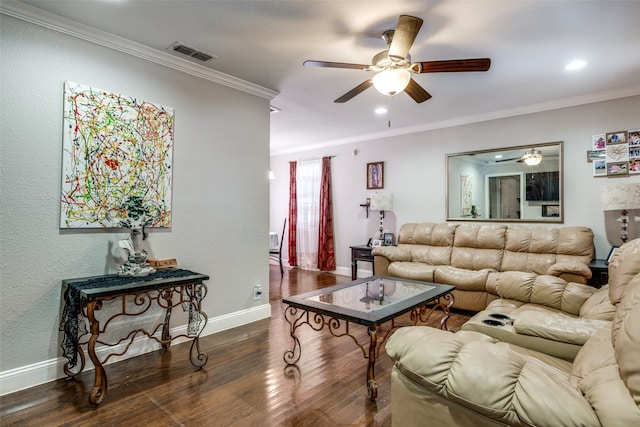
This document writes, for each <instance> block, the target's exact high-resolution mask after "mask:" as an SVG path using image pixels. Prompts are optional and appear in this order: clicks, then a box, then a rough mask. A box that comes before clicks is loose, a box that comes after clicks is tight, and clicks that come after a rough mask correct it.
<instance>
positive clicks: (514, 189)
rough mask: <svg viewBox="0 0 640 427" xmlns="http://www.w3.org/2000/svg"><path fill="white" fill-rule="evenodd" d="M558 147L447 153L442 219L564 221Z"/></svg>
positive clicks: (544, 146) (560, 159)
mask: <svg viewBox="0 0 640 427" xmlns="http://www.w3.org/2000/svg"><path fill="white" fill-rule="evenodd" d="M562 144H563V143H562V141H560V142H549V143H544V144H539V145H532V146H520V147H507V148H499V149H491V150H482V151H472V152H466V153H455V154H447V156H446V160H447V166H446V169H447V184H446V185H447V200H446V204H447V221H495V222H511V221H516V222H555V223H562V222H564V215H563V211H564V209H563V205H562V191H563V190H562Z"/></svg>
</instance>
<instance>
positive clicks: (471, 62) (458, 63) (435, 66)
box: [411, 58, 491, 73]
mask: <svg viewBox="0 0 640 427" xmlns="http://www.w3.org/2000/svg"><path fill="white" fill-rule="evenodd" d="M489 67H491V59H490V58H478V59H452V60H448V61H424V62H414V63H413V64H411V71H413V72H414V73H455V72H465V71H487V70H488V69H489Z"/></svg>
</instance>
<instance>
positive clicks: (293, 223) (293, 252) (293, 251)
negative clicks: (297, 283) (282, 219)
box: [288, 162, 298, 267]
mask: <svg viewBox="0 0 640 427" xmlns="http://www.w3.org/2000/svg"><path fill="white" fill-rule="evenodd" d="M297 165H298V164H297V163H296V162H289V239H288V242H289V265H290V266H292V267H295V266H297V265H298V252H297V251H298V249H297V243H296V240H297V239H296V227H297V226H298V190H297V188H296V169H297Z"/></svg>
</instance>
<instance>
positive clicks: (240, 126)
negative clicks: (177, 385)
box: [0, 15, 270, 392]
mask: <svg viewBox="0 0 640 427" xmlns="http://www.w3.org/2000/svg"><path fill="white" fill-rule="evenodd" d="M0 30H1V34H2V37H1V41H0V49H1V50H0V54H1V57H2V61H1V68H0V71H1V80H0V85H1V86H0V88H1V91H2V100H1V109H0V113H1V133H0V136H1V147H0V153H1V156H0V174H1V179H0V236H1V239H0V245H1V246H0V250H1V257H0V258H1V259H0V263H1V265H0V286H1V292H0V298H1V302H0V320H1V323H0V333H1V340H0V342H1V344H0V346H1V347H0V374H2V375H0V379H3V381H2V382H3V383H4V385H3V387H2V392H6V391H7V389H6V387H5V385H6V384H7V382H8V381H10V380H11V379H12V378H13V379H15V378H16V375H17V376H18V377H19V376H20V374H21V373H23V374H24V373H25V372H27V371H29V370H30V369H32V368H33V369H34V370H37V368H34V367H36V366H41V365H47V366H48V368H47V369H45V370H47V373H46V374H43V377H42V378H41V379H42V380H47V379H51V378H47V377H51V376H54V377H55V376H56V375H59V374H60V370H59V366H60V364H59V362H60V359H59V357H60V355H61V351H60V341H61V335H60V333H59V331H58V324H59V320H60V311H61V304H60V301H61V298H60V297H61V295H60V285H61V280H63V279H65V278H76V277H85V276H93V275H100V274H106V273H114V272H115V271H116V269H117V267H118V263H117V259H119V258H121V257H122V256H123V254H122V253H120V251H121V250H120V249H118V246H117V241H118V240H120V239H122V238H126V236H127V234H126V233H115V232H112V231H109V230H81V231H79V230H60V229H59V228H58V224H59V215H60V188H61V184H60V182H61V159H62V107H63V82H64V81H65V80H69V81H73V82H77V83H81V84H86V85H91V86H93V87H97V88H100V89H105V90H109V91H112V92H116V93H121V94H124V95H129V96H135V97H139V98H142V99H145V100H148V101H150V102H154V103H158V104H161V105H165V106H170V107H173V108H174V110H175V139H174V160H173V169H174V182H173V224H172V227H171V229H170V230H150V232H149V239H148V240H147V244H148V246H149V249H150V252H151V256H152V257H156V258H167V257H175V258H177V259H178V265H179V267H181V268H185V269H191V270H193V271H197V272H201V273H205V274H209V275H210V276H211V280H209V281H208V283H207V284H208V287H209V294H208V295H207V297H206V298H205V300H204V303H203V310H204V311H205V312H206V313H207V314H208V316H209V323H210V324H215V323H216V320H217V319H227V318H229V317H233V316H234V315H238V313H240V315H238V318H237V319H234V320H233V322H236V323H237V322H243V321H248V320H247V319H246V317H243V316H242V314H243V313H254V312H255V311H256V310H257V311H258V312H259V314H258V316H262V317H264V316H265V314H266V316H268V315H269V314H270V311H269V304H268V291H267V289H268V286H267V287H266V288H263V289H264V290H265V293H264V295H263V297H262V300H260V301H253V292H252V289H253V286H254V285H255V284H257V283H260V284H263V285H264V284H267V283H268V252H267V249H268V247H269V243H268V218H267V216H266V215H265V212H267V210H268V203H269V200H268V188H269V187H268V185H269V184H268V179H267V172H268V169H269V166H268V163H269V152H268V150H269V100H268V99H265V98H263V97H258V96H255V95H252V94H250V93H247V92H244V91H239V90H236V89H231V88H229V87H225V86H223V85H220V84H217V83H213V82H211V81H208V80H204V79H201V78H199V77H195V76H193V75H189V74H186V73H183V72H180V71H176V70H174V69H170V68H168V67H164V66H161V65H157V64H155V63H152V62H149V61H145V60H142V59H139V58H136V57H134V56H130V55H127V54H124V53H121V52H118V51H115V50H111V49H108V48H105V47H102V46H98V45H95V44H92V43H89V42H86V41H83V40H80V39H78V38H74V37H70V36H67V35H64V34H62V33H59V32H54V31H51V30H48V29H46V28H44V27H41V26H36V25H33V24H30V23H26V22H24V21H22V20H18V19H14V18H12V17H9V16H4V15H3V16H2V26H1V27H0ZM248 123H250V124H251V125H250V126H247V124H248ZM178 311H179V310H178ZM175 314H176V316H178V317H177V319H178V320H180V319H181V317H180V314H178V313H177V312H176V313H175ZM253 320H255V319H253ZM182 321H183V322H184V316H183V315H182ZM233 322H232V323H233ZM211 331H212V330H211V329H210V328H209V329H207V331H206V333H209V332H211ZM52 364H53V365H55V366H54V369H52V368H51V366H49V365H52ZM51 370H53V371H54V373H53V374H52V373H50V372H48V371H51ZM7 373H11V374H10V375H9V374H7ZM27 376H28V375H27ZM36 376H37V375H36ZM22 380H25V378H22ZM26 381H32V379H31V378H28V379H26ZM34 381H37V380H34ZM23 382H24V381H23ZM23 385H32V384H28V383H27V384H23ZM9 391H10V390H9Z"/></svg>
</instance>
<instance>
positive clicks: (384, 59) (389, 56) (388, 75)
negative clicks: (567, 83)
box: [303, 15, 491, 103]
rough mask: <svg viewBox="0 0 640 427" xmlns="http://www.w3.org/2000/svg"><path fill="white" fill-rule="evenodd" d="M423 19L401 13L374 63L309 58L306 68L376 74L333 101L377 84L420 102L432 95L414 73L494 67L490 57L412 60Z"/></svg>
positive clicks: (385, 35) (386, 92)
mask: <svg viewBox="0 0 640 427" xmlns="http://www.w3.org/2000/svg"><path fill="white" fill-rule="evenodd" d="M422 22H423V21H422V19H420V18H416V17H415V16H409V15H400V18H399V19H398V24H397V25H396V29H395V30H387V31H385V32H384V33H383V34H382V38H383V39H384V41H386V42H387V45H388V46H389V48H388V49H387V50H383V51H382V52H380V53H378V54H376V55H375V56H374V57H373V59H372V61H371V62H372V65H363V64H349V63H344V62H327V61H314V60H309V61H305V62H304V63H303V65H304V66H307V67H325V68H348V69H353V70H362V71H373V72H375V73H376V74H375V75H374V76H373V77H372V78H371V79H368V80H365V81H364V82H362V83H360V84H359V85H358V86H356V87H354V88H353V89H351V90H350V91H349V92H347V93H345V94H344V95H342V96H341V97H339V98H338V99H336V100H335V101H334V102H338V103H343V102H347V101H349V100H350V99H351V98H353V97H355V96H356V95H358V94H360V93H362V92H364V91H365V90H366V89H368V88H370V87H371V86H374V87H375V88H376V89H377V90H378V91H379V92H380V93H382V94H384V95H390V96H391V95H395V94H397V93H400V92H402V91H405V92H406V93H407V95H409V96H410V97H411V98H413V100H414V101H416V102H418V103H420V102H424V101H426V100H428V99H429V98H431V95H430V94H429V92H427V91H426V90H424V88H422V86H420V85H419V84H418V83H416V81H415V80H413V78H411V73H414V74H423V73H451V72H466V71H487V70H488V69H489V67H490V66H491V59H490V58H478V59H455V60H446V61H423V62H411V56H410V55H409V50H410V49H411V45H413V42H414V41H415V39H416V36H417V35H418V31H420V27H421V26H422Z"/></svg>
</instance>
